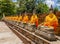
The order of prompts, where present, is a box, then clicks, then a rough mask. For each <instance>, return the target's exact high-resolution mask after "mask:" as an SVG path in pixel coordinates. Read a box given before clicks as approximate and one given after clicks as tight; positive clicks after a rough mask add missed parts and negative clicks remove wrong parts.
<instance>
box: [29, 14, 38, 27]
mask: <svg viewBox="0 0 60 44" xmlns="http://www.w3.org/2000/svg"><path fill="white" fill-rule="evenodd" d="M30 23H31V24H35V25H36V27H38V17H37V15H33V16H32V17H31V20H30Z"/></svg>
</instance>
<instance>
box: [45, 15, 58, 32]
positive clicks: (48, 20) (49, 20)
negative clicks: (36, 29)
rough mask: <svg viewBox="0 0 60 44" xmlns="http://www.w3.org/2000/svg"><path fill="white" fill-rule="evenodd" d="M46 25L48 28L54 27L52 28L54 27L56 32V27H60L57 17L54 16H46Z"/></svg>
mask: <svg viewBox="0 0 60 44" xmlns="http://www.w3.org/2000/svg"><path fill="white" fill-rule="evenodd" d="M44 25H45V26H48V27H50V26H52V27H54V30H55V31H56V27H57V26H58V19H57V17H56V16H55V15H54V14H53V17H52V18H51V17H49V15H48V16H46V18H45V22H44Z"/></svg>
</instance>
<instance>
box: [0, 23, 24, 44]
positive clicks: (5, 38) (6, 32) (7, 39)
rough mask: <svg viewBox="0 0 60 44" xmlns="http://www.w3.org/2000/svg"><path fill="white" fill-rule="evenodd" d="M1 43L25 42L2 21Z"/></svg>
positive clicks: (0, 25) (15, 43) (20, 43)
mask: <svg viewBox="0 0 60 44" xmlns="http://www.w3.org/2000/svg"><path fill="white" fill-rule="evenodd" d="M0 44H23V42H22V41H21V40H20V39H19V38H18V37H17V36H16V35H15V34H14V33H13V32H12V31H11V30H10V29H9V28H8V26H7V25H6V24H5V23H4V22H0Z"/></svg>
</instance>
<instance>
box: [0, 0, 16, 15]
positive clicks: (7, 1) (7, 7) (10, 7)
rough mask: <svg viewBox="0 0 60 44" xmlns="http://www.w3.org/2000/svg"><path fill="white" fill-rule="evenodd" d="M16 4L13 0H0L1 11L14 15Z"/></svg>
mask: <svg viewBox="0 0 60 44" xmlns="http://www.w3.org/2000/svg"><path fill="white" fill-rule="evenodd" d="M14 7H15V5H14V3H13V2H12V1H11V0H2V1H0V12H1V14H3V13H4V14H6V15H12V14H14V9H15V8H14Z"/></svg>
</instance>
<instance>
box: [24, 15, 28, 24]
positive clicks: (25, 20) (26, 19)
mask: <svg viewBox="0 0 60 44" xmlns="http://www.w3.org/2000/svg"><path fill="white" fill-rule="evenodd" d="M28 20H29V19H28V16H27V15H26V16H24V17H23V22H24V23H27V22H28Z"/></svg>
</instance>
